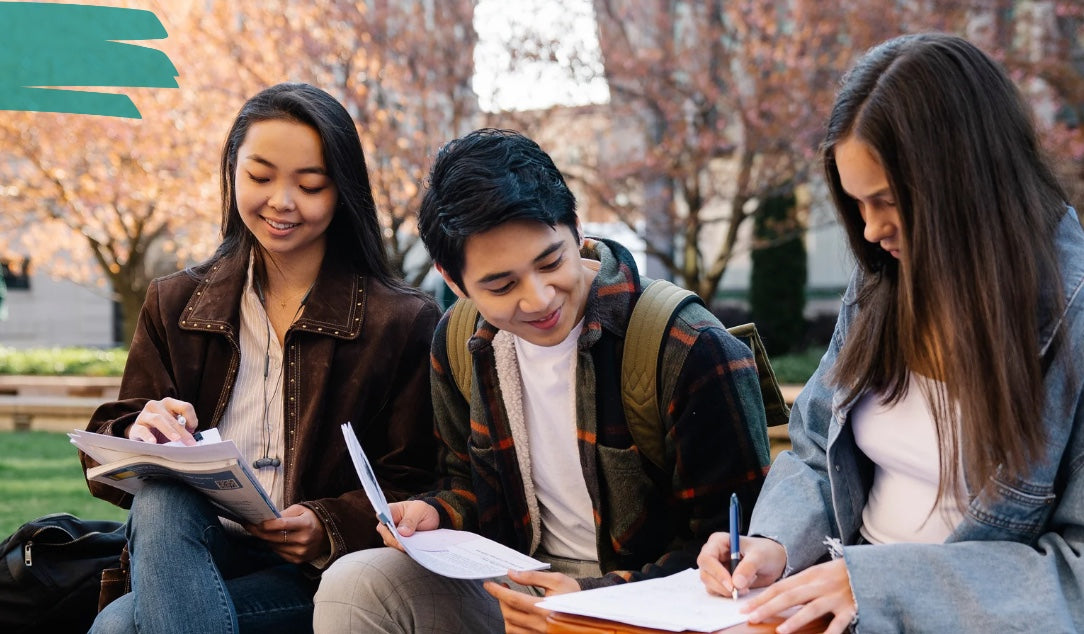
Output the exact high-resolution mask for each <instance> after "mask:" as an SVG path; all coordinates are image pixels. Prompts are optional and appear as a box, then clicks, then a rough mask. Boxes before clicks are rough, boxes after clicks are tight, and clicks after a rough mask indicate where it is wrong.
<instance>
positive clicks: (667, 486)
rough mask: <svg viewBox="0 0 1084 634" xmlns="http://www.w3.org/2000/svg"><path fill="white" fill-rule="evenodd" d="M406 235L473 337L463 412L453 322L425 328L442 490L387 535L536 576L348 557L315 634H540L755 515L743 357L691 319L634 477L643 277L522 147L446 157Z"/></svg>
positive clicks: (698, 315) (320, 602) (326, 588)
mask: <svg viewBox="0 0 1084 634" xmlns="http://www.w3.org/2000/svg"><path fill="white" fill-rule="evenodd" d="M418 225H419V230H420V233H421V236H422V239H423V240H424V242H425V245H426V248H427V249H428V251H429V254H430V255H431V256H432V258H433V261H434V262H435V263H436V266H437V268H438V270H439V271H440V273H441V275H443V277H444V279H445V281H446V282H447V283H448V285H449V286H450V287H451V288H452V290H453V291H454V292H455V293H456V294H457V295H458V296H459V297H463V298H469V299H470V300H472V301H473V302H474V304H475V306H476V307H477V309H478V312H479V313H480V315H481V320H479V322H478V323H477V328H476V332H475V333H474V336H473V337H471V338H470V341H469V343H468V344H467V349H468V351H469V354H470V357H471V366H472V388H471V392H470V394H471V398H470V402H468V401H467V400H466V399H465V398H464V396H463V394H462V393H461V392H460V391H459V388H458V387H457V384H456V381H455V378H454V377H453V376H452V375H451V371H450V369H449V368H450V365H449V359H448V353H447V348H446V346H447V345H448V327H449V323H448V322H449V315H445V317H444V319H443V320H442V321H441V323H440V324H439V325H438V327H437V332H436V335H435V337H434V341H433V349H432V370H431V382H432V388H433V407H434V412H435V418H436V421H435V423H436V435H437V437H438V440H439V444H440V458H439V463H438V467H437V471H438V475H439V477H440V480H439V487H440V488H439V489H438V490H437V491H433V492H431V493H428V494H425V495H421V496H416V497H415V498H414V499H413V500H411V501H407V502H400V503H396V504H392V505H391V510H392V515H393V518H392V519H393V521H394V522H395V523H396V526H397V527H398V529H399V531H400V532H401V533H402V534H403V535H410V534H412V533H413V532H414V531H416V530H432V529H435V528H440V527H444V528H455V529H461V530H469V531H474V532H477V533H480V534H482V535H485V536H486V537H489V538H491V539H494V540H496V541H499V542H501V543H503V544H505V545H508V546H510V547H513V548H516V549H518V550H520V551H521V552H525V553H529V554H531V555H533V556H534V557H536V558H538V559H541V560H542V561H545V562H548V563H550V565H551V568H550V571H549V572H528V573H510V574H509V576H508V577H507V578H506V579H502V580H500V583H493V582H487V583H486V584H484V585H483V584H482V583H481V582H476V581H460V580H454V579H448V578H444V577H440V576H438V575H435V574H433V573H430V572H428V571H427V570H425V569H424V568H422V567H421V566H419V565H417V564H415V563H414V562H413V561H412V560H410V559H409V558H408V557H407V556H406V555H405V554H403V553H401V552H400V551H399V550H396V549H394V548H386V549H376V550H372V551H368V552H366V553H357V554H355V555H347V556H346V557H344V558H342V559H340V560H339V561H338V562H337V563H336V564H334V565H333V566H332V567H331V568H330V569H329V570H327V571H326V572H325V573H324V576H323V580H322V582H321V587H320V590H319V592H318V593H317V596H316V600H315V603H316V619H315V625H316V629H317V631H327V632H333V631H334V632H342V631H364V632H374V631H386V632H433V631H439V632H488V631H493V632H504V631H505V628H506V626H507V628H508V631H542V630H544V628H545V624H544V621H545V617H546V612H545V611H544V610H541V609H539V608H536V607H535V606H534V604H535V603H536V602H537V601H538V600H539V597H540V596H541V595H543V594H556V593H562V592H570V591H575V590H580V589H586V588H592V587H598V586H603V585H610V584H616V583H624V582H628V581H638V580H641V579H645V578H651V577H659V576H664V575H667V574H671V573H673V572H677V571H680V570H684V569H686V568H689V567H691V566H693V565H694V564H695V560H696V555H697V553H698V552H699V549H700V547H701V545H702V544H703V543H704V542H705V540H706V539H707V537H708V536H709V535H710V534H711V532H712V531H713V530H720V529H724V528H725V525H726V522H727V500H728V499H729V497H730V494H731V493H732V492H737V494H738V496H739V497H740V499H741V501H742V503H743V506H744V508H745V509H746V511H747V513H748V511H751V509H752V507H753V503H754V501H755V500H756V496H757V494H758V492H759V491H760V487H761V484H762V482H763V477H764V473H765V472H766V471H767V467H768V454H767V446H768V444H767V437H766V434H767V432H766V428H765V414H764V405H763V401H762V400H761V395H760V388H759V381H758V377H757V370H756V365H755V363H754V361H753V357H752V354H751V353H750V351H749V349H748V348H747V347H746V346H745V345H744V344H742V343H741V342H739V341H738V340H737V339H735V338H734V337H732V336H731V335H730V334H728V333H727V332H726V329H725V328H724V327H723V326H722V325H721V324H720V323H719V322H718V320H716V319H715V318H714V317H713V316H712V315H711V314H710V313H709V312H708V311H706V310H705V309H704V308H703V307H702V306H699V305H696V304H694V305H690V306H687V307H686V308H683V309H682V311H681V312H680V313H679V314H678V316H677V317H676V318H675V320H674V322H673V323H672V324H671V325H670V329H669V331H668V333H667V335H666V337H665V341H664V345H663V349H662V355H661V357H660V359H661V363H660V364H659V369H658V372H659V375H660V376H662V375H663V373H674V374H676V375H677V379H676V383H675V387H674V391H673V396H672V398H670V400H669V402H667V403H665V404H664V407H663V408H662V409H664V410H665V411H666V413H667V414H666V416H665V417H664V418H665V419H664V420H662V421H661V424H660V425H659V428H660V429H665V430H666V438H665V444H666V453H667V456H668V457H669V458H672V459H670V460H668V464H671V465H673V467H672V468H670V469H669V470H665V469H662V468H659V467H656V466H655V465H654V464H652V463H651V462H650V461H649V460H647V459H646V458H645V457H644V455H643V454H642V453H641V451H640V450H639V448H638V447H637V446H636V445H635V443H634V442H633V439H632V436H631V434H630V431H629V426H628V423H627V422H626V420H625V414H624V410H623V407H622V400H621V386H620V376H621V356H622V344H623V342H624V337H625V332H626V328H627V325H628V321H629V316H630V313H631V310H632V307H633V306H634V305H635V303H636V301H637V299H638V298H639V297H640V294H641V293H642V291H643V286H642V282H641V278H640V276H639V274H638V272H637V269H636V264H635V262H634V260H633V258H632V256H631V254H630V253H629V252H628V251H627V250H626V249H625V248H623V247H622V246H621V245H619V244H617V243H616V242H612V241H610V240H605V239H589V238H584V237H583V236H582V234H581V231H580V225H579V221H578V219H577V217H576V203H575V199H574V198H573V195H572V193H571V192H570V191H569V189H568V187H567V186H566V184H565V181H564V178H563V176H562V175H561V173H560V171H558V169H557V168H556V166H555V165H554V164H553V161H552V160H551V159H550V157H549V156H548V155H547V154H546V153H545V152H543V151H542V149H541V148H540V147H539V146H538V145H537V144H536V143H535V142H534V141H532V140H530V139H528V138H526V137H524V136H522V135H520V134H518V133H515V132H511V131H506V130H492V129H483V130H477V131H475V132H472V133H470V134H468V135H466V136H464V137H462V138H460V139H456V140H454V141H452V142H450V143H448V144H447V145H446V146H445V147H444V148H442V149H441V151H440V152H439V154H438V156H437V158H436V161H435V163H434V165H433V169H432V172H431V174H430V184H429V189H428V191H427V192H426V194H425V197H424V199H423V201H422V205H421V209H420V211H419V219H418ZM378 530H380V531H381V533H382V534H383V536H384V541H385V543H386V544H388V545H390V546H396V545H397V544H396V543H395V540H394V537H392V535H391V534H390V532H389V531H387V530H386V529H385V528H383V527H379V529H378Z"/></svg>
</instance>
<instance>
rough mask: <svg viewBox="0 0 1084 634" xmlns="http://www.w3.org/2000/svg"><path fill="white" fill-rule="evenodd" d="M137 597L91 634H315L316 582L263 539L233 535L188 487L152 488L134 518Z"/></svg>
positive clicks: (110, 609)
mask: <svg viewBox="0 0 1084 634" xmlns="http://www.w3.org/2000/svg"><path fill="white" fill-rule="evenodd" d="M127 533H128V548H129V551H130V554H131V576H132V579H131V580H132V591H131V592H129V593H128V594H126V595H124V596H123V597H120V598H119V599H117V600H115V601H113V602H112V603H110V604H109V605H108V606H106V608H105V609H104V610H102V612H101V613H100V614H98V618H97V619H95V621H94V625H93V626H92V627H91V630H90V631H91V632H92V633H95V634H97V633H115V632H154V633H155V634H167V633H170V632H222V633H229V632H238V631H258V630H259V629H260V628H263V631H265V632H268V631H275V632H311V631H312V610H313V607H312V596H313V594H314V593H315V591H316V583H317V581H316V579H310V578H309V577H307V576H306V575H305V574H304V571H303V570H302V568H301V566H298V565H296V564H291V563H288V562H286V561H284V560H283V559H281V558H280V557H279V556H278V555H276V554H275V553H274V552H272V551H271V550H268V549H267V548H266V546H265V545H264V544H263V542H261V541H260V540H258V539H255V538H246V537H239V536H236V535H234V534H231V533H227V532H226V531H225V530H224V529H223V527H222V524H221V522H220V521H219V519H218V510H217V509H216V508H215V507H214V506H213V505H212V504H210V503H209V502H208V501H207V499H206V498H205V497H204V496H203V495H201V494H200V493H198V492H196V491H195V490H193V489H191V488H190V487H187V486H185V485H181V484H177V483H175V482H172V481H168V480H161V481H153V482H148V483H147V485H146V486H144V487H143V489H142V490H141V491H140V492H139V494H137V495H136V496H135V500H134V501H133V503H132V510H131V512H130V513H129V515H128V526H127Z"/></svg>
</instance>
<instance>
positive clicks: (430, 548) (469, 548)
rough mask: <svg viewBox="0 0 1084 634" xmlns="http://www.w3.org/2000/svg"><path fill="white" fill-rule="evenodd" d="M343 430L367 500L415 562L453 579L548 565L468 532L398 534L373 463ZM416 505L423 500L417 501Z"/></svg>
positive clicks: (347, 427)
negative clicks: (371, 463) (374, 471)
mask: <svg viewBox="0 0 1084 634" xmlns="http://www.w3.org/2000/svg"><path fill="white" fill-rule="evenodd" d="M342 431H343V437H344V438H345V439H346V447H347V449H348V450H349V452H350V458H351V460H353V461H354V468H355V469H356V470H357V472H358V478H360V479H361V486H362V488H363V489H364V490H365V494H366V495H367V496H368V498H369V503H370V504H372V505H373V510H374V511H376V516H377V519H379V520H380V522H381V524H383V525H384V526H385V527H386V528H387V529H388V531H390V532H391V534H392V535H393V536H394V537H395V539H396V540H398V542H399V544H400V546H402V549H403V551H404V552H405V553H406V554H408V555H410V557H411V559H413V560H414V561H417V562H418V563H419V564H421V565H422V566H425V567H426V568H428V569H429V570H431V571H433V572H435V573H437V574H440V575H444V576H445V577H451V578H453V579H488V578H490V577H502V576H504V575H505V574H507V573H508V571H509V570H542V569H545V568H549V564H546V563H542V562H541V561H538V560H537V559H534V558H532V557H528V556H527V555H524V554H522V553H520V552H517V551H515V550H513V549H511V548H508V547H507V546H504V545H502V544H499V543H497V542H495V541H493V540H491V539H487V538H485V537H482V536H481V535H477V534H475V533H471V532H469V531H456V530H451V529H447V528H437V529H435V530H424V529H423V530H419V531H418V532H416V533H413V534H410V535H409V536H404V535H402V534H400V533H399V531H398V529H397V528H396V526H395V521H394V519H393V517H392V511H391V508H390V507H389V506H388V501H387V499H385V498H384V492H383V491H381V490H380V484H379V483H378V482H377V479H376V475H375V474H374V473H373V468H372V465H370V463H369V459H368V458H366V457H365V452H364V451H362V449H361V444H360V443H359V442H358V439H357V436H355V435H354V430H353V426H352V425H351V424H350V423H345V424H343V426H342ZM417 504H425V503H424V502H417ZM425 505H426V506H428V505H427V504H425ZM430 508H432V507H430ZM433 512H434V514H435V513H436V510H435V509H434V510H433ZM419 528H420V527H419Z"/></svg>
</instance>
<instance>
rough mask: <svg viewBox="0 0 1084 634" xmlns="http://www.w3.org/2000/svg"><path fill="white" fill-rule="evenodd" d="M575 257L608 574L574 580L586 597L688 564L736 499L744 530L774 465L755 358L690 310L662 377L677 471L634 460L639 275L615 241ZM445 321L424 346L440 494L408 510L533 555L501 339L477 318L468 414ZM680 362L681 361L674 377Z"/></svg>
mask: <svg viewBox="0 0 1084 634" xmlns="http://www.w3.org/2000/svg"><path fill="white" fill-rule="evenodd" d="M582 255H583V256H584V257H586V258H589V259H594V260H599V261H600V262H601V267H600V271H599V274H598V276H597V277H596V279H595V281H594V283H593V285H592V287H591V290H590V292H589V294H588V299H587V307H586V310H585V323H584V328H583V332H582V334H581V335H580V339H579V346H578V357H577V365H576V381H577V384H578V385H577V389H576V409H577V433H578V446H579V453H580V464H581V465H582V467H583V477H584V480H585V481H586V483H587V489H588V493H589V495H590V497H591V503H592V507H593V510H594V519H595V526H596V532H597V536H598V537H597V548H598V561H599V565H600V567H601V569H602V571H603V572H604V573H605V577H603V578H601V579H580V580H579V583H580V587H581V588H583V589H587V588H591V587H598V586H602V585H611V584H614V583H621V582H625V581H635V580H639V579H645V578H650V577H660V576H665V575H667V574H671V573H674V572H678V571H680V570H684V569H686V568H689V567H691V566H693V565H694V564H695V561H696V556H697V554H698V553H699V551H700V548H701V546H702V545H703V544H704V542H705V541H706V540H707V538H708V536H709V535H710V534H711V533H712V532H715V531H719V530H727V503H728V500H729V497H730V494H731V493H732V492H736V493H737V494H738V497H739V499H740V500H741V503H742V510H743V516H744V517H743V522H745V521H747V520H748V517H749V514H750V513H751V511H752V508H753V503H754V502H755V501H756V497H757V494H758V493H759V492H760V487H761V485H762V484H763V481H764V476H765V474H766V473H767V470H768V466H769V456H768V453H767V450H766V448H767V447H768V440H767V429H766V426H765V416H764V405H763V400H762V398H761V393H760V387H759V382H758V377H757V370H756V365H755V363H754V361H753V356H752V354H751V352H750V350H749V348H748V347H746V346H745V344H743V343H742V342H740V341H739V340H737V339H735V338H734V337H733V336H731V335H730V334H729V333H727V332H726V329H725V328H724V327H723V326H722V325H721V324H720V323H719V322H718V320H717V319H715V318H714V317H713V316H712V315H711V313H709V312H708V311H706V310H705V309H704V308H703V307H700V306H696V305H692V306H689V307H687V308H686V309H683V310H682V311H681V312H680V313H679V315H678V317H677V318H676V319H675V320H674V323H673V324H672V326H671V328H670V332H669V333H668V336H667V339H666V342H665V344H664V349H663V356H662V362H661V364H660V367H659V372H660V374H661V373H663V372H676V373H678V375H679V378H678V380H677V384H676V387H675V388H674V393H673V396H672V398H671V400H670V401H669V402H668V403H666V416H665V420H664V421H663V428H664V429H665V430H666V451H667V456H668V458H669V464H671V465H673V468H672V469H671V470H670V471H669V472H665V473H664V472H662V471H661V470H660V469H658V468H657V467H655V466H654V465H652V464H651V463H650V462H649V461H648V460H647V459H645V458H644V457H643V456H642V455H641V454H640V452H639V451H638V450H637V448H636V446H635V445H634V443H633V441H632V437H631V436H630V433H629V429H628V425H627V423H626V422H625V416H624V412H623V409H622V404H621V391H620V385H619V382H620V376H621V356H622V344H623V339H624V335H625V328H626V326H627V324H628V320H629V316H630V314H631V312H632V307H633V305H634V304H635V302H636V300H637V298H638V297H639V296H640V293H641V292H642V287H641V285H640V277H639V274H638V272H637V269H636V264H635V262H634V260H633V259H632V256H631V254H630V253H629V252H628V251H627V250H626V249H625V248H624V247H622V246H620V245H619V244H617V243H615V242H612V241H608V240H604V239H587V240H586V241H585V244H584V248H583V251H582ZM447 321H448V315H447V314H445V316H444V318H443V319H442V320H441V322H440V323H439V324H438V326H437V331H436V334H435V336H434V340H433V348H432V368H431V370H432V371H431V385H432V391H433V408H434V414H435V430H436V435H437V438H438V446H439V460H438V465H437V474H438V478H439V479H438V490H437V491H434V492H431V493H427V494H423V495H419V496H416V499H422V500H424V501H426V502H428V503H429V504H431V505H432V506H434V507H435V508H436V509H437V511H438V513H439V514H440V518H441V526H443V527H447V528H455V529H460V530H470V531H474V532H478V533H480V534H482V535H485V536H486V537H489V538H490V539H494V540H496V541H498V542H501V543H503V544H505V545H508V546H510V547H512V548H516V549H517V550H519V551H521V552H526V553H530V552H532V551H533V550H534V548H536V547H537V544H538V541H539V535H538V534H537V533H538V531H539V528H538V526H539V524H538V519H537V502H536V501H535V500H534V499H529V497H531V498H533V495H530V494H529V493H528V491H531V490H533V489H532V488H531V487H530V486H526V487H525V483H524V477H523V474H522V472H521V470H520V466H519V462H518V460H517V457H516V445H515V442H514V441H513V436H512V431H511V428H510V425H509V416H508V412H507V411H506V409H505V403H504V402H503V400H502V395H501V394H502V390H501V386H500V385H499V380H498V372H497V368H496V359H495V356H494V350H493V339H494V337H495V336H496V335H497V330H496V329H495V328H493V327H492V326H491V325H490V324H488V323H486V322H484V321H480V322H479V323H480V327H479V328H478V330H477V332H475V334H474V336H473V337H471V339H470V341H469V343H468V348H469V350H470V353H471V357H472V364H473V372H474V376H473V379H472V383H471V384H472V388H471V390H472V392H471V402H470V403H469V404H468V403H467V402H466V401H465V400H464V399H463V396H462V395H461V393H460V392H459V390H458V389H457V387H456V384H455V380H454V378H453V377H452V376H451V372H450V370H449V369H448V368H449V365H448V357H447V352H446V347H445V346H446V339H447V330H448V323H447ZM681 348H687V349H688V350H687V351H686V350H680V349H681ZM679 358H683V359H684V361H683V363H682V364H681V366H680V367H675V366H676V365H677V362H675V361H674V359H679ZM521 450H522V449H521Z"/></svg>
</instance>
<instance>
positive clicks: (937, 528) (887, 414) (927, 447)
mask: <svg viewBox="0 0 1084 634" xmlns="http://www.w3.org/2000/svg"><path fill="white" fill-rule="evenodd" d="M924 383H925V384H926V385H927V386H929V387H935V383H934V382H933V381H931V380H930V379H928V378H926V377H923V376H921V375H917V374H914V373H911V375H910V380H909V383H908V386H907V394H906V395H905V396H904V397H903V398H902V399H900V401H899V402H898V403H896V404H895V405H891V406H886V405H884V404H883V403H882V402H881V396H880V395H877V394H866V395H865V396H863V397H862V398H861V399H860V400H859V402H858V403H857V405H855V407H854V410H853V411H852V413H851V424H852V425H853V428H854V439H855V442H856V443H857V444H858V448H859V449H861V450H862V453H864V454H865V455H866V456H868V457H869V459H870V460H872V461H873V464H874V470H873V486H872V487H871V488H870V492H869V498H868V499H867V500H866V507H865V509H863V511H862V528H861V532H862V536H863V537H865V538H866V540H868V541H869V542H870V543H873V544H891V543H897V542H920V543H930V544H933V543H942V542H944V541H945V538H946V537H948V536H949V534H951V533H952V531H953V529H955V528H956V525H957V524H959V522H960V519H961V515H960V512H959V510H958V508H957V506H956V499H957V497H956V496H955V495H947V496H945V499H943V500H942V501H941V503H940V504H938V505H937V507H936V508H935V507H934V504H935V501H936V499H937V487H938V483H939V482H940V481H941V473H940V469H939V456H940V453H941V450H940V447H939V445H938V444H937V430H936V428H935V427H934V420H933V413H932V410H931V409H930V404H929V402H927V400H926V397H925V395H924V394H923V390H922V389H921V388H922V387H923V384H924ZM931 510H932V511H933V512H932V513H931Z"/></svg>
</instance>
